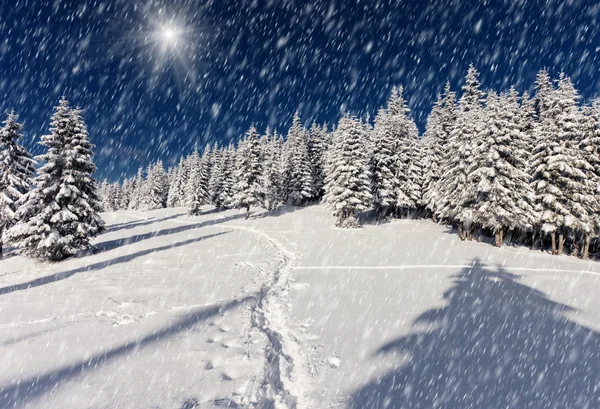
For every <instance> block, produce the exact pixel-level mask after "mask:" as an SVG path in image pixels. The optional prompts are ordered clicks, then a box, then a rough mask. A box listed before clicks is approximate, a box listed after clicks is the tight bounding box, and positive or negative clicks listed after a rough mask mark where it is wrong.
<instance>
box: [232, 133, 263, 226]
mask: <svg viewBox="0 0 600 409" xmlns="http://www.w3.org/2000/svg"><path fill="white" fill-rule="evenodd" d="M260 155H261V152H260V143H259V137H258V132H257V131H256V128H255V127H254V125H253V126H251V127H250V129H249V130H248V132H247V133H246V137H245V138H244V139H243V140H242V141H241V142H240V143H239V145H238V150H237V155H236V156H237V160H236V168H235V169H236V171H235V184H234V186H233V206H234V207H235V208H237V209H246V219H248V218H249V217H250V207H251V206H253V205H256V204H257V203H259V200H260V195H261V185H260V178H261V174H262V164H261V163H260Z"/></svg>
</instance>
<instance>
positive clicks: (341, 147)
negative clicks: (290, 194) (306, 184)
mask: <svg viewBox="0 0 600 409" xmlns="http://www.w3.org/2000/svg"><path fill="white" fill-rule="evenodd" d="M367 141H368V135H367V134H366V132H365V128H364V126H363V124H362V123H361V122H360V121H359V120H357V119H356V118H352V117H348V116H345V117H343V118H342V119H341V120H340V122H339V124H338V127H337V129H336V131H335V132H334V134H333V146H332V149H331V154H330V155H329V164H328V167H327V168H328V171H329V173H328V175H327V177H326V188H325V191H326V194H325V200H326V202H327V205H328V207H329V208H330V209H332V210H333V215H334V216H336V217H337V219H338V221H337V225H338V226H340V227H359V224H358V221H357V220H356V213H357V212H358V211H361V210H364V209H367V208H368V206H369V204H370V203H371V200H372V198H373V196H372V194H371V183H370V182H371V172H370V171H369V152H368V150H367Z"/></svg>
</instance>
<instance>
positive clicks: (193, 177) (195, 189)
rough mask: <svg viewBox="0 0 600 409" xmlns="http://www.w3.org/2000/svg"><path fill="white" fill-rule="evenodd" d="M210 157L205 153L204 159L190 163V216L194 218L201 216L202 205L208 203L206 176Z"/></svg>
mask: <svg viewBox="0 0 600 409" xmlns="http://www.w3.org/2000/svg"><path fill="white" fill-rule="evenodd" d="M208 155H209V152H207V151H205V152H204V155H203V157H202V158H197V160H196V161H194V162H192V163H190V165H191V170H190V177H189V180H188V186H187V190H188V195H189V202H190V210H189V214H190V215H193V216H197V215H199V214H200V212H201V207H202V205H204V204H206V203H207V201H208V191H207V185H206V174H205V172H208V170H207V166H209V164H208ZM196 157H197V154H196Z"/></svg>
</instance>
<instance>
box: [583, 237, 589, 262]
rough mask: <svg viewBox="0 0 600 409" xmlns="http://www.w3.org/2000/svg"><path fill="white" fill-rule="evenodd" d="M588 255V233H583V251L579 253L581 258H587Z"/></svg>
mask: <svg viewBox="0 0 600 409" xmlns="http://www.w3.org/2000/svg"><path fill="white" fill-rule="evenodd" d="M589 257H590V235H589V233H588V234H586V235H585V240H584V242H583V251H582V253H581V258H582V259H584V260H587V259H588V258H589Z"/></svg>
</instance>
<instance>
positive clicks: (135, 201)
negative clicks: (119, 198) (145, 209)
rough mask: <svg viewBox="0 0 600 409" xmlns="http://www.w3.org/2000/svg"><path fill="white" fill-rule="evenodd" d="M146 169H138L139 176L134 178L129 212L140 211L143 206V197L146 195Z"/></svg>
mask: <svg viewBox="0 0 600 409" xmlns="http://www.w3.org/2000/svg"><path fill="white" fill-rule="evenodd" d="M145 182H146V181H145V180H144V168H142V167H141V166H140V167H139V168H138V171H137V174H136V175H135V177H134V178H133V181H132V186H131V195H130V200H129V206H128V209H129V210H140V209H141V206H142V197H143V195H144V184H145Z"/></svg>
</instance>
